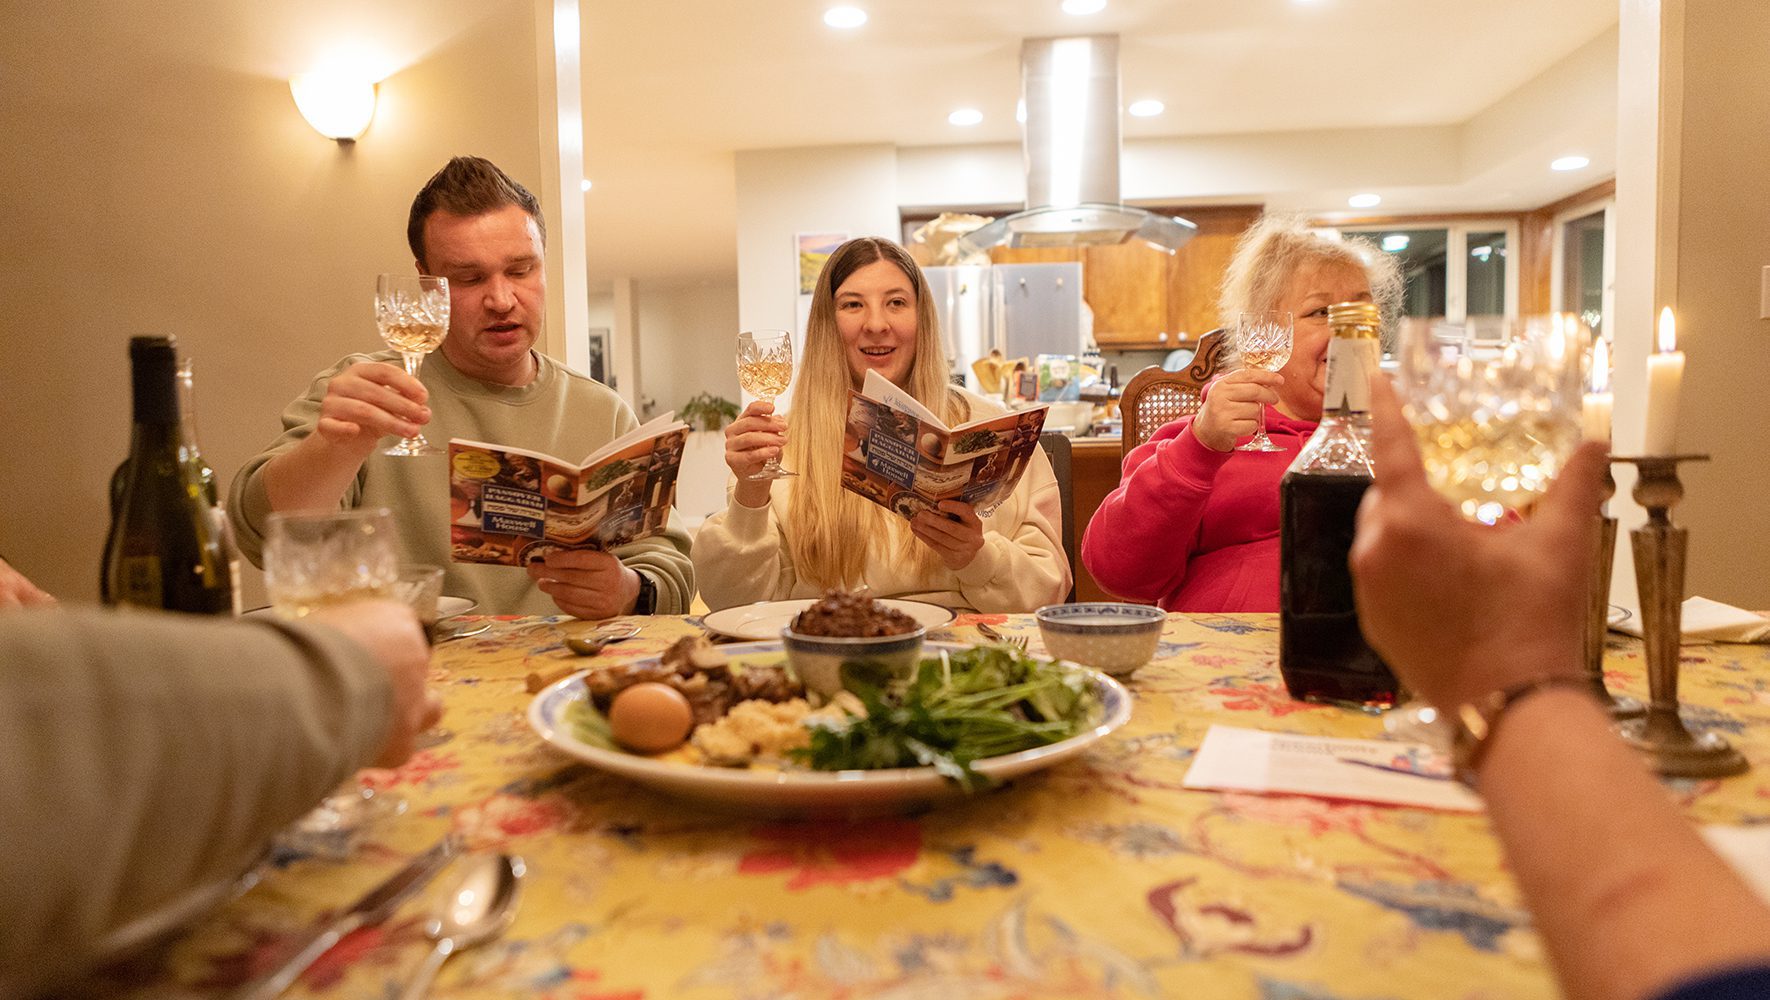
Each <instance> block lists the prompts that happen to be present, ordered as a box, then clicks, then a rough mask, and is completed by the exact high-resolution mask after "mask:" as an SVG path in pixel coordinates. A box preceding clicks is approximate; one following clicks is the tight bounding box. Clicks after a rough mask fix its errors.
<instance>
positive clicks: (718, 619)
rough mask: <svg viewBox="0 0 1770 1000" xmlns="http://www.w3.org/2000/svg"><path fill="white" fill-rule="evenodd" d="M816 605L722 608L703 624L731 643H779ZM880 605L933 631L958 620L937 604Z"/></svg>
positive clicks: (805, 600)
mask: <svg viewBox="0 0 1770 1000" xmlns="http://www.w3.org/2000/svg"><path fill="white" fill-rule="evenodd" d="M816 603H817V601H815V600H813V599H811V598H803V599H800V600H794V601H758V602H757V603H755V604H740V605H738V606H737V607H735V608H722V609H720V610H718V611H714V612H711V613H709V614H706V615H703V616H701V624H702V625H704V626H706V627H707V630H708V631H710V632H714V633H717V634H719V635H722V636H725V637H726V638H728V639H752V640H758V641H760V640H764V639H779V638H780V635H781V629H783V628H786V627H787V625H789V624H790V623H791V622H792V621H793V619H794V618H795V617H796V616H797V615H798V614H799V612H801V611H804V610H805V609H806V608H809V607H811V606H812V605H813V604H816ZM879 603H880V604H883V605H885V606H886V607H888V608H891V609H893V610H896V611H901V612H903V613H904V614H906V615H909V616H910V617H911V618H914V619H915V620H916V624H918V625H921V626H922V627H923V628H926V629H928V630H930V631H932V630H934V629H937V628H939V627H941V626H942V625H945V624H946V623H948V622H950V621H952V620H953V619H954V618H956V617H958V616H957V615H956V614H955V613H954V612H953V609H952V608H943V607H941V606H940V605H938V604H924V603H922V602H921V601H899V600H895V599H889V598H881V599H880V600H879Z"/></svg>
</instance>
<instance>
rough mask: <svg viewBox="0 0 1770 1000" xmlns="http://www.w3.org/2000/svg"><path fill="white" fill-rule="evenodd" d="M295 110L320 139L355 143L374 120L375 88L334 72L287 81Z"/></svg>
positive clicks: (365, 81)
mask: <svg viewBox="0 0 1770 1000" xmlns="http://www.w3.org/2000/svg"><path fill="white" fill-rule="evenodd" d="M289 92H290V93H291V94H293V95H295V107H297V108H299V109H300V110H301V117H303V118H305V119H307V123H308V124H309V125H312V126H313V127H314V128H315V129H316V130H317V131H318V132H319V133H320V134H321V135H323V136H325V137H326V138H328V139H336V140H338V141H339V142H355V141H356V139H357V136H360V135H362V134H363V133H364V132H365V131H367V130H368V128H369V122H370V120H371V119H373V118H374V117H375V84H374V82H373V81H370V80H367V79H364V78H362V77H358V76H350V75H347V74H343V73H337V72H322V73H305V74H303V75H301V76H298V77H295V78H294V79H293V80H290V81H289Z"/></svg>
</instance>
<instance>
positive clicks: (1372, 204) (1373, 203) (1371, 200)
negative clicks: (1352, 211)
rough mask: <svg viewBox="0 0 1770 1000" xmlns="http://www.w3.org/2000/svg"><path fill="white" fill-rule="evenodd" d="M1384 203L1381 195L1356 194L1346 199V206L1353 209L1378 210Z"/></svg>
mask: <svg viewBox="0 0 1770 1000" xmlns="http://www.w3.org/2000/svg"><path fill="white" fill-rule="evenodd" d="M1382 203H1383V196H1382V195H1380V194H1355V195H1353V196H1352V197H1350V198H1347V199H1346V204H1348V205H1351V206H1352V207H1353V208H1376V207H1377V206H1378V205H1381V204H1382Z"/></svg>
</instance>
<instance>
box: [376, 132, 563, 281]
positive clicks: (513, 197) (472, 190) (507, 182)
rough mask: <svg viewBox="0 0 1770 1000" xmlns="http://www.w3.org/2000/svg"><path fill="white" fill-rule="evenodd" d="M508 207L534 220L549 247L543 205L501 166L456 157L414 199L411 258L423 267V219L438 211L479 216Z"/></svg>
mask: <svg viewBox="0 0 1770 1000" xmlns="http://www.w3.org/2000/svg"><path fill="white" fill-rule="evenodd" d="M505 205H515V206H516V207H518V208H520V209H522V210H523V211H525V212H527V213H528V214H529V218H531V219H533V220H535V229H536V230H538V231H539V232H540V234H541V245H542V246H543V247H545V246H546V245H547V223H546V222H545V221H544V220H543V219H542V218H541V202H540V199H538V198H536V197H535V196H534V195H533V194H531V193H530V192H529V189H528V188H525V187H523V186H522V185H521V184H518V183H517V182H516V181H515V180H513V179H512V178H511V176H510V175H509V174H507V173H505V172H504V171H502V170H499V169H498V165H497V164H495V163H493V162H492V161H490V160H487V159H484V158H482V157H478V156H457V157H455V158H454V159H452V160H450V161H449V162H448V164H447V165H446V166H444V167H443V168H442V169H441V170H438V171H437V172H436V173H435V174H433V175H431V178H430V180H428V181H426V182H425V183H424V187H423V188H421V189H420V190H419V191H418V197H416V198H413V199H412V212H411V214H410V215H409V216H407V218H406V243H407V244H408V245H410V246H411V248H412V258H413V259H414V260H416V261H417V262H418V263H419V265H420V266H423V265H424V220H426V219H428V218H430V216H431V214H432V213H434V212H437V211H443V212H448V213H450V214H451V215H479V214H481V213H483V212H491V211H495V210H497V209H499V208H502V207H504V206H505Z"/></svg>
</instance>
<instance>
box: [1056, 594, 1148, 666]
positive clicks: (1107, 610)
mask: <svg viewBox="0 0 1770 1000" xmlns="http://www.w3.org/2000/svg"><path fill="white" fill-rule="evenodd" d="M1034 617H1036V618H1037V619H1038V621H1039V635H1040V636H1042V637H1043V638H1044V640H1045V652H1047V653H1049V654H1050V655H1051V656H1052V658H1054V659H1058V660H1068V661H1070V662H1071V663H1080V664H1083V665H1085V666H1090V667H1093V668H1095V669H1096V670H1099V671H1102V672H1104V673H1108V674H1111V675H1112V676H1114V677H1129V676H1130V675H1131V674H1132V673H1133V672H1135V671H1136V669H1137V668H1138V667H1141V666H1143V665H1144V664H1145V663H1148V662H1149V661H1150V658H1151V657H1153V656H1155V647H1156V645H1157V644H1158V643H1160V642H1161V638H1162V625H1163V623H1165V622H1166V621H1167V619H1168V616H1167V613H1166V612H1164V611H1162V609H1160V608H1152V607H1150V606H1149V605H1147V604H1119V603H1115V602H1110V601H1093V602H1088V603H1084V604H1047V605H1046V606H1044V607H1042V608H1040V609H1039V610H1038V611H1037V612H1035V613H1034Z"/></svg>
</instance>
